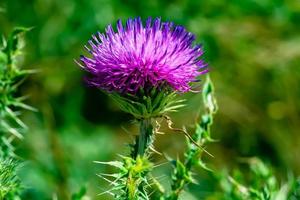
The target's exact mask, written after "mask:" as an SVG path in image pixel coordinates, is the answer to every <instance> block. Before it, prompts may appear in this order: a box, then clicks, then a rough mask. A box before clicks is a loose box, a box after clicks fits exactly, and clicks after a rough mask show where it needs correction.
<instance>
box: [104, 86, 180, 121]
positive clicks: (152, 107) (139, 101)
mask: <svg viewBox="0 0 300 200" xmlns="http://www.w3.org/2000/svg"><path fill="white" fill-rule="evenodd" d="M110 96H111V97H112V98H113V99H114V100H115V101H116V102H117V103H118V105H119V106H120V108H121V109H122V110H123V111H125V112H127V113H130V114H131V115H133V116H134V117H135V118H136V119H145V118H155V117H161V116H163V115H164V114H166V113H168V112H176V111H177V109H179V108H181V107H183V106H184V105H183V104H182V102H184V100H178V99H176V96H177V94H176V93H175V92H170V91H168V90H167V89H165V90H161V89H158V88H153V89H151V91H149V92H146V91H145V90H144V89H140V91H139V94H138V95H137V96H133V95H130V94H127V95H126V96H121V95H119V94H115V93H112V94H110Z"/></svg>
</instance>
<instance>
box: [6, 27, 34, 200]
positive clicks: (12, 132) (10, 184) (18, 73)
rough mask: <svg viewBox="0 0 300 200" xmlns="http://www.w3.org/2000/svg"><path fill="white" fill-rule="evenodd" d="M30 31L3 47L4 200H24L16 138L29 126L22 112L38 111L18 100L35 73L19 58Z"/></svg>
mask: <svg viewBox="0 0 300 200" xmlns="http://www.w3.org/2000/svg"><path fill="white" fill-rule="evenodd" d="M29 30H30V29H27V28H21V27H20V28H16V29H14V31H13V32H12V34H11V35H10V37H9V38H8V40H6V39H5V38H4V37H3V38H2V44H1V46H0V199H1V200H2V199H5V200H17V199H20V191H21V189H22V188H21V181H20V179H19V177H18V176H17V168H18V167H19V165H20V163H19V161H17V158H16V156H15V155H14V149H15V148H14V146H13V144H12V142H13V139H14V138H19V139H22V138H23V136H22V132H24V130H26V129H27V126H26V125H25V124H24V123H23V122H22V121H21V120H20V118H19V115H20V113H19V112H20V110H21V109H28V110H34V109H33V108H31V107H30V106H28V105H26V104H24V103H23V100H24V99H25V98H24V97H18V96H17V94H16V93H17V91H18V87H19V86H20V84H21V83H22V81H23V80H24V78H25V77H26V75H27V74H29V73H31V71H27V70H23V69H20V67H19V66H18V62H17V61H18V56H19V55H20V54H21V49H22V48H23V47H24V41H23V40H22V36H23V34H24V33H25V32H27V31H29Z"/></svg>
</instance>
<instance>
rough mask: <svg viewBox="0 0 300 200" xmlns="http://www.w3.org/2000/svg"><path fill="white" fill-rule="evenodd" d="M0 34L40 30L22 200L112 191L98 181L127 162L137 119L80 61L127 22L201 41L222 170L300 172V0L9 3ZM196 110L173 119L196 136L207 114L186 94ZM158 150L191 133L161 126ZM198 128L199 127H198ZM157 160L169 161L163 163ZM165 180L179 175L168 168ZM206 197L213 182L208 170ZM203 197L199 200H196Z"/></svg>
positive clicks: (34, 46) (33, 35) (33, 39)
mask: <svg viewBox="0 0 300 200" xmlns="http://www.w3.org/2000/svg"><path fill="white" fill-rule="evenodd" d="M0 8H1V9H0V33H2V34H4V35H8V34H9V32H10V31H11V30H12V29H13V27H15V26H26V27H34V29H33V30H32V31H30V32H29V33H28V34H27V35H26V41H27V46H26V48H25V50H24V52H25V55H24V62H23V66H24V67H25V68H33V69H38V70H39V73H37V74H34V75H32V76H30V77H29V78H28V79H27V81H26V83H25V84H24V85H23V87H22V91H21V92H22V94H29V95H30V99H29V100H28V103H29V104H31V105H33V106H34V107H36V108H38V110H39V112H37V113H31V112H25V113H24V115H23V120H24V121H25V122H26V123H27V124H28V125H29V127H30V131H29V132H28V133H27V134H26V136H25V140H24V141H20V142H19V145H18V148H17V150H18V154H19V155H20V156H21V157H22V158H23V159H24V160H25V163H24V166H23V167H22V168H21V169H20V171H19V172H20V176H21V177H22V179H23V182H24V184H25V186H26V190H25V193H24V199H32V200H35V199H52V198H53V199H55V198H56V197H58V199H68V198H69V197H68V196H70V194H71V193H74V192H77V191H79V190H80V188H81V187H83V186H85V187H86V188H87V194H88V196H89V197H90V198H91V199H100V200H101V199H109V196H105V195H102V196H97V194H99V193H101V192H103V191H105V190H107V187H108V185H107V184H106V183H105V182H104V181H103V180H101V179H100V178H99V177H97V176H96V174H97V173H100V172H104V173H107V172H111V171H112V169H109V168H107V167H105V166H102V165H99V164H95V163H93V161H94V160H101V161H109V160H113V159H119V157H118V156H117V154H126V153H127V152H128V148H127V146H126V143H129V142H131V141H132V138H133V135H134V134H136V132H137V131H136V125H135V124H134V123H132V119H131V117H130V116H128V115H126V114H124V113H122V112H121V111H120V110H119V109H118V107H117V106H116V105H115V104H114V103H113V102H112V101H111V100H110V99H108V97H107V96H105V95H104V94H102V93H101V92H99V90H97V89H94V88H89V87H87V86H85V85H84V83H83V80H82V76H83V72H82V71H81V70H80V69H79V67H78V66H76V64H75V63H74V59H77V58H78V57H79V55H80V54H84V53H85V52H84V50H83V45H85V44H86V42H87V40H88V39H89V38H90V36H91V34H93V33H95V32H96V31H98V30H99V31H103V30H104V28H105V26H106V25H107V24H109V23H113V24H115V22H116V20H117V19H123V20H126V19H127V18H128V17H135V16H141V17H142V18H143V19H145V18H146V17H148V16H153V17H156V16H161V17H162V19H163V20H171V21H174V22H175V23H176V24H181V25H184V26H186V27H187V29H188V30H189V31H191V32H193V33H195V34H196V35H197V42H199V43H203V44H204V48H205V56H204V59H205V60H206V62H208V63H209V65H210V71H211V72H210V76H211V78H212V80H213V81H214V83H215V88H216V95H217V99H218V104H219V108H220V110H219V112H218V114H217V116H216V120H215V124H214V126H213V132H212V135H213V137H214V138H216V139H218V140H219V142H218V143H214V144H212V145H210V146H209V147H208V150H209V151H210V152H211V153H212V154H214V155H215V158H210V157H207V158H206V160H207V162H208V163H209V165H210V166H213V168H215V169H217V170H218V169H221V168H223V167H228V168H231V167H232V166H234V165H236V163H238V159H239V158H241V157H252V156H258V157H260V158H262V159H263V160H264V161H266V162H268V163H270V164H272V165H273V166H274V168H275V169H276V173H277V174H278V176H282V177H284V176H286V175H287V174H288V173H291V172H292V173H294V174H295V175H300V131H299V130H300V101H299V98H300V83H299V81H300V64H299V62H300V1H298V0H286V1H283V0H231V1H229V0H228V1H225V0H224V1H222V0H209V1H201V0H191V1H188V0H177V1H172V2H171V1H167V0H151V1H150V0H149V1H135V0H124V1H121V0H113V1H109V0H26V1H25V0H1V1H0ZM182 98H187V99H188V106H187V107H186V108H184V109H181V110H180V112H178V113H176V114H172V115H171V117H172V118H173V120H174V121H175V124H176V126H178V127H179V126H182V125H187V126H188V127H190V128H191V127H192V125H193V124H194V122H195V119H196V118H197V116H198V114H199V111H201V104H202V102H201V94H188V95H185V96H184V97H182ZM162 129H163V131H164V132H166V134H165V135H159V136H158V137H157V139H156V149H157V150H159V151H161V152H165V153H167V154H168V155H170V156H174V157H175V156H177V155H180V153H181V152H182V151H183V148H184V142H183V141H184V136H182V135H179V134H178V133H172V132H170V131H168V130H167V128H166V127H165V126H163V128H162ZM191 130H192V128H191ZM153 160H154V161H155V162H160V163H162V162H165V159H164V158H163V157H162V156H159V155H154V157H153ZM156 173H157V174H158V175H161V174H166V175H168V174H169V173H170V167H169V166H167V165H163V166H161V167H160V168H159V169H158V170H157V172H156ZM197 173H200V175H199V176H200V177H199V183H200V184H199V185H198V186H190V192H191V193H192V194H193V196H189V197H185V199H187V200H192V199H202V198H204V197H205V196H206V195H208V194H209V193H212V192H213V190H214V189H213V188H214V184H213V182H212V181H213V180H211V178H210V177H209V176H206V175H205V172H203V171H201V170H199V171H197ZM196 196H197V197H196Z"/></svg>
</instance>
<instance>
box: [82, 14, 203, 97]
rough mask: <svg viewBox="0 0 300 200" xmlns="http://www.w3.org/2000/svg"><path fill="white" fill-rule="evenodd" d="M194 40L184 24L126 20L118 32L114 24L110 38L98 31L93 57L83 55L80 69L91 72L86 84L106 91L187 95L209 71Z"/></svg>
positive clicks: (92, 42)
mask: <svg viewBox="0 0 300 200" xmlns="http://www.w3.org/2000/svg"><path fill="white" fill-rule="evenodd" d="M194 40H195V36H194V35H193V34H192V33H190V32H188V31H186V29H185V28H184V27H182V26H174V25H173V23H172V22H161V19H160V18H156V19H155V20H152V19H151V18H148V19H147V20H146V24H145V26H144V25H143V23H142V21H141V18H135V19H128V20H127V22H126V25H125V26H123V25H122V22H121V21H120V20H119V21H118V22H117V32H114V30H113V28H112V26H111V25H108V26H107V28H106V34H102V33H97V34H95V35H93V36H92V39H91V40H89V46H90V47H87V46H86V49H87V50H88V51H89V53H90V54H91V58H89V57H85V56H81V59H80V60H81V63H79V65H80V66H81V67H82V68H83V69H84V70H86V71H87V72H89V73H90V74H91V76H90V77H89V78H87V81H88V83H90V84H91V85H93V86H96V87H98V88H100V89H102V90H104V91H107V92H117V93H118V94H136V93H137V92H138V91H139V90H140V89H141V88H142V89H145V90H151V88H159V89H164V87H166V88H169V89H171V90H172V91H176V92H180V93H183V92H188V91H190V90H191V83H192V82H196V81H197V77H198V76H199V75H201V74H204V73H206V72H207V69H206V64H205V63H204V62H203V60H201V59H200V56H201V55H202V54H203V50H202V48H201V46H200V45H193V42H194Z"/></svg>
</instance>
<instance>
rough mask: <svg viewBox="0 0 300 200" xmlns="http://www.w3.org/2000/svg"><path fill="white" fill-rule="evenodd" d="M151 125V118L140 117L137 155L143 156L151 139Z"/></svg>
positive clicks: (150, 143)
mask: <svg viewBox="0 0 300 200" xmlns="http://www.w3.org/2000/svg"><path fill="white" fill-rule="evenodd" d="M152 136H153V125H152V122H151V118H147V119H142V120H141V122H140V135H139V136H138V144H137V148H138V149H137V155H140V156H141V157H143V156H144V155H145V154H146V153H147V150H148V148H149V147H150V146H151V145H152V141H153V138H152Z"/></svg>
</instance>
